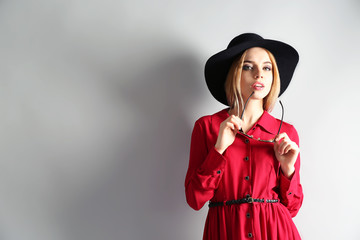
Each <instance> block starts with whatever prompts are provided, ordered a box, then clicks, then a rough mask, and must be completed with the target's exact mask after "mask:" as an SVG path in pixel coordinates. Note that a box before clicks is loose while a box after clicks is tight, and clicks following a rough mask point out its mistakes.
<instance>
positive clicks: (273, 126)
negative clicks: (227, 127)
mask: <svg viewBox="0 0 360 240" xmlns="http://www.w3.org/2000/svg"><path fill="white" fill-rule="evenodd" d="M228 110H229V108H225V109H223V110H221V111H220V112H217V113H215V114H214V115H215V116H217V118H216V117H215V119H214V118H213V123H215V122H216V124H220V123H221V122H222V121H224V120H225V119H226V118H228V117H229V113H228ZM256 125H259V126H260V127H262V128H263V129H264V130H265V131H267V132H269V133H271V134H274V135H275V134H277V132H278V130H279V125H280V120H279V119H276V118H274V117H273V116H271V115H270V114H269V113H268V112H267V111H264V112H263V114H262V115H261V117H260V118H259V120H258V121H257V122H256V123H255V124H254V126H256Z"/></svg>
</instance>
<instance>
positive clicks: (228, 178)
mask: <svg viewBox="0 0 360 240" xmlns="http://www.w3.org/2000/svg"><path fill="white" fill-rule="evenodd" d="M228 117H229V114H228V112H227V109H224V110H222V111H220V112H218V113H215V114H213V115H211V116H204V117H201V118H200V119H198V120H197V121H196V123H195V126H194V129H193V132H192V137H191V147H190V160H189V167H188V171H187V174H186V179H185V193H186V200H187V202H188V204H189V205H190V207H192V208H193V209H195V210H199V209H200V208H202V207H203V206H204V204H205V203H206V202H208V201H209V200H210V201H211V202H224V201H228V200H236V199H242V198H245V197H246V196H247V195H248V194H249V195H250V196H251V197H253V198H259V199H265V200H266V199H279V202H277V203H266V202H265V203H260V202H254V203H242V204H233V205H227V206H216V207H211V208H209V211H208V215H207V218H206V223H205V228H204V237H203V239H206V240H207V239H212V240H215V239H216V240H219V239H221V240H239V239H262V240H266V239H267V240H275V239H280V240H282V239H283V240H292V239H301V238H300V235H299V233H298V231H297V229H296V226H295V224H294V223H293V221H292V217H294V216H295V215H296V214H297V212H298V211H299V209H300V207H301V204H302V201H303V192H302V187H301V184H300V176H299V169H300V155H299V156H298V158H297V160H296V163H295V173H294V174H293V175H292V176H291V178H290V179H288V178H287V177H285V176H284V175H283V173H282V171H281V168H280V164H279V162H278V161H277V159H276V157H275V155H274V149H273V146H274V144H273V143H264V142H259V141H256V140H252V139H250V138H247V137H245V136H243V135H240V134H237V135H236V138H235V141H234V143H233V144H232V145H230V146H229V147H228V148H227V149H226V151H225V152H224V153H223V155H221V154H220V153H218V152H217V151H216V150H215V147H214V146H215V143H216V140H217V136H218V133H219V129H220V123H221V122H223V121H224V120H225V119H226V118H228ZM279 125H280V120H278V119H275V118H274V117H272V116H271V115H270V114H269V113H268V112H266V111H264V113H263V115H262V116H261V117H260V119H259V120H258V121H257V123H255V124H254V126H253V127H252V128H251V129H250V131H249V132H248V133H247V134H248V135H253V136H254V137H255V138H260V139H263V140H267V139H272V138H274V136H275V135H276V133H277V131H278V129H279ZM281 132H286V133H287V135H288V136H289V138H290V139H291V140H292V141H294V142H296V143H297V144H299V137H298V134H297V132H296V130H295V128H294V127H293V126H292V125H290V124H288V123H285V122H284V123H283V125H282V127H281Z"/></svg>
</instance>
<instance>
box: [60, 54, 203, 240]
mask: <svg viewBox="0 0 360 240" xmlns="http://www.w3.org/2000/svg"><path fill="white" fill-rule="evenodd" d="M149 64H150V63H149ZM198 65H199V62H198V61H197V60H196V59H195V58H194V57H193V56H191V55H186V54H185V55H184V54H180V55H179V54H172V55H171V56H170V57H168V58H164V59H163V60H161V61H160V62H159V63H156V64H155V66H153V67H151V68H148V69H147V70H145V71H144V70H142V71H141V68H140V72H137V71H135V70H138V69H137V68H136V69H132V70H129V71H133V72H134V74H133V75H135V76H132V77H131V81H126V83H125V84H123V83H121V82H122V79H117V81H118V82H116V84H114V85H113V86H110V87H111V91H112V92H113V91H116V92H117V96H120V99H118V100H117V101H120V102H119V103H121V105H125V106H126V110H125V111H124V112H123V116H122V118H123V119H125V120H126V121H123V122H122V121H121V120H120V122H119V124H124V122H126V123H127V124H128V126H122V127H124V128H126V129H128V132H129V134H127V135H126V136H119V142H120V143H121V145H119V146H118V147H119V149H118V150H117V152H118V153H119V156H116V158H117V160H116V161H115V163H114V165H113V166H112V168H111V170H109V171H108V172H107V173H106V175H104V176H99V178H98V179H100V180H99V181H97V182H96V184H95V185H93V186H91V188H89V189H87V190H86V191H84V192H85V194H81V197H79V198H77V199H76V200H74V201H73V202H71V203H70V205H69V206H68V210H69V212H68V213H66V214H65V215H64V216H63V217H62V218H61V219H63V221H64V222H62V224H63V225H64V227H65V228H66V230H67V232H68V233H69V234H70V235H71V237H72V238H75V239H87V240H88V239H154V240H155V239H184V238H186V236H187V235H184V234H188V233H186V231H184V228H186V227H185V226H186V220H185V212H184V209H188V207H187V204H186V200H185V194H184V178H185V173H186V169H187V165H188V151H189V146H190V136H191V130H192V126H189V125H188V123H187V122H186V120H185V119H186V111H187V106H185V103H189V102H193V101H196V98H197V93H198V92H199V91H200V88H202V87H203V86H201V83H202V82H201V83H199V82H200V81H196V79H197V78H199V76H197V75H198V72H199V71H198ZM200 77H201V76H200ZM119 86H120V87H119ZM129 123H130V124H129Z"/></svg>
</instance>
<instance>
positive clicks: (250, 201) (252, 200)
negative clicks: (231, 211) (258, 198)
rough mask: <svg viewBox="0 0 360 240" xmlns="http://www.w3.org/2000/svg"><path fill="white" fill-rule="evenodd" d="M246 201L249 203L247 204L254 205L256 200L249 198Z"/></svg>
mask: <svg viewBox="0 0 360 240" xmlns="http://www.w3.org/2000/svg"><path fill="white" fill-rule="evenodd" d="M246 201H247V203H253V202H254V199H253V198H252V197H247V198H246Z"/></svg>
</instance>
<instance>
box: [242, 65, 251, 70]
mask: <svg viewBox="0 0 360 240" xmlns="http://www.w3.org/2000/svg"><path fill="white" fill-rule="evenodd" d="M251 69H253V68H252V66H250V65H244V66H243V70H251Z"/></svg>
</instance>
